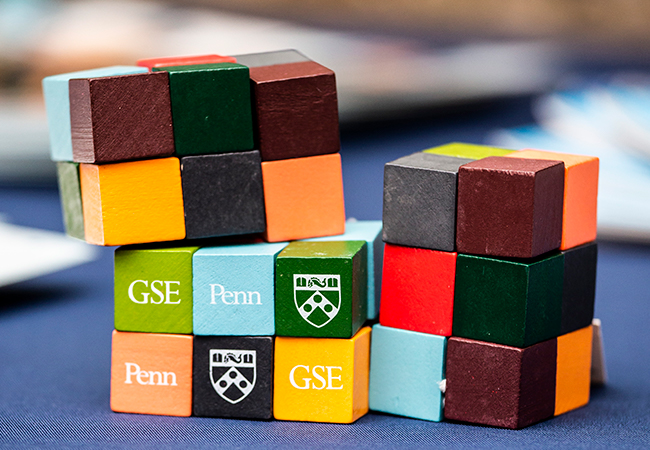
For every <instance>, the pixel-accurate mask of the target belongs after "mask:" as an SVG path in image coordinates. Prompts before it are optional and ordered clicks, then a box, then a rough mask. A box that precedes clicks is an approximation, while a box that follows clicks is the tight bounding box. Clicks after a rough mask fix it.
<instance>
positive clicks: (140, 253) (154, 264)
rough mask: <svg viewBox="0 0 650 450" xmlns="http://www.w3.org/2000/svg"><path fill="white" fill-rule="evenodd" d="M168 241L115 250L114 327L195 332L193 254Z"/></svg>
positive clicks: (142, 330) (169, 331)
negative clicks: (167, 242) (166, 242)
mask: <svg viewBox="0 0 650 450" xmlns="http://www.w3.org/2000/svg"><path fill="white" fill-rule="evenodd" d="M197 250H198V247H169V246H168V245H165V244H156V245H138V246H126V247H120V248H118V249H117V250H116V251H115V329H116V330H118V331H138V332H143V333H178V334H190V333H192V307H193V290H192V255H194V252H196V251H197Z"/></svg>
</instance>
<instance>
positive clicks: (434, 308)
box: [379, 244, 456, 336]
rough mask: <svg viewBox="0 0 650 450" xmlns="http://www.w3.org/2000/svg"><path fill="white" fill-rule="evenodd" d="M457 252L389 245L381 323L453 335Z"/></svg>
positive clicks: (383, 285) (386, 253)
mask: <svg viewBox="0 0 650 450" xmlns="http://www.w3.org/2000/svg"><path fill="white" fill-rule="evenodd" d="M455 279H456V253H454V252H441V251H437V250H429V249H423V248H415V247H404V246H401V245H393V244H386V246H385V248H384V272H383V276H382V287H381V308H380V310H379V323H381V324H382V325H384V326H387V327H393V328H401V329H403V330H411V331H419V332H421V333H429V334H437V335H440V336H451V328H452V323H453V315H454V284H455Z"/></svg>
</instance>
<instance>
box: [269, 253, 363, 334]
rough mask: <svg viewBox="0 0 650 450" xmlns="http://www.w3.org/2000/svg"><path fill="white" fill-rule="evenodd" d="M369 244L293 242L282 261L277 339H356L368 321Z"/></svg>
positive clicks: (277, 281)
mask: <svg viewBox="0 0 650 450" xmlns="http://www.w3.org/2000/svg"><path fill="white" fill-rule="evenodd" d="M366 258H367V244H366V242H365V241H331V242H304V241H303V242H292V243H291V244H289V245H288V246H287V247H286V248H285V249H284V250H283V251H282V252H281V253H280V254H279V255H278V257H277V262H276V272H275V329H276V334H277V335H278V336H299V337H334V338H351V337H352V336H354V334H355V333H356V332H357V330H359V328H361V326H362V325H363V323H364V322H365V320H366V317H367V311H366V309H367V293H368V290H367V280H368V275H367V273H366V271H367V268H368V263H367V261H366Z"/></svg>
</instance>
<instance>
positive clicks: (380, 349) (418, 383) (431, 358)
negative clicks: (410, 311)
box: [369, 324, 447, 422]
mask: <svg viewBox="0 0 650 450" xmlns="http://www.w3.org/2000/svg"><path fill="white" fill-rule="evenodd" d="M446 344H447V338H445V337H443V336H435V335H433V334H425V333H416V332H413V331H407V330H400V329H397V328H389V327H384V326H382V325H379V324H377V325H374V326H373V327H372V345H371V350H370V391H369V406H370V409H371V410H374V411H381V412H385V413H389V414H395V415H398V416H406V417H412V418H415V419H423V420H431V421H435V422H440V421H441V420H442V405H443V397H442V391H441V389H440V383H441V382H442V380H444V379H445V371H444V368H445V348H446Z"/></svg>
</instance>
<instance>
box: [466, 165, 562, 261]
mask: <svg viewBox="0 0 650 450" xmlns="http://www.w3.org/2000/svg"><path fill="white" fill-rule="evenodd" d="M563 195H564V163H563V162H562V161H542V160H535V159H517V158H507V157H502V156H491V157H488V158H485V159H481V160H478V161H474V162H471V163H468V164H465V165H464V166H462V167H461V168H460V169H459V171H458V216H457V223H456V248H457V250H458V252H459V253H471V254H475V255H489V256H501V257H507V258H533V257H535V256H538V255H541V254H543V253H546V252H548V251H551V250H554V249H557V248H559V247H560V242H561V239H562V201H563V200H562V199H563Z"/></svg>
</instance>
